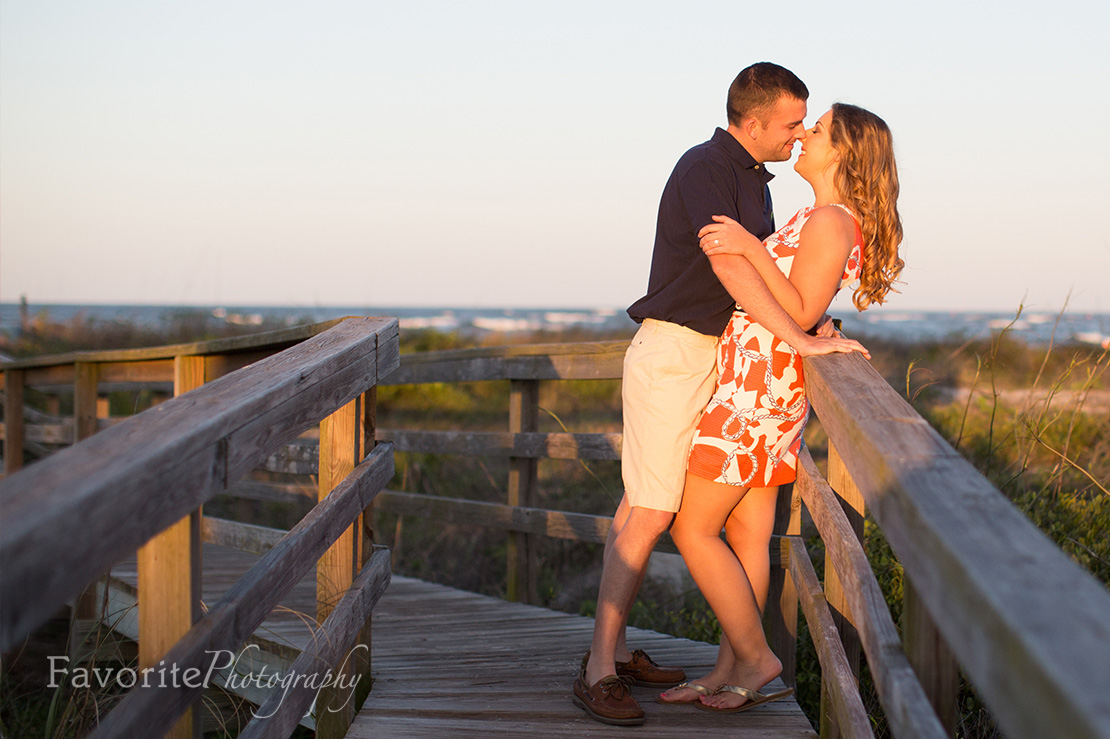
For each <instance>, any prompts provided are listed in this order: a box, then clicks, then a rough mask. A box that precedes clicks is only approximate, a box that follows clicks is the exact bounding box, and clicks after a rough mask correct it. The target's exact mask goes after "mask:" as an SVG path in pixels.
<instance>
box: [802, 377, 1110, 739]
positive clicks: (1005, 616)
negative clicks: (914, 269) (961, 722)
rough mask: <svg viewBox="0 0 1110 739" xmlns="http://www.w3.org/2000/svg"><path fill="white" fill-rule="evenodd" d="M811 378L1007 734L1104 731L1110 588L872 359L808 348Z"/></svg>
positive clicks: (854, 472) (940, 623) (1109, 676)
mask: <svg viewBox="0 0 1110 739" xmlns="http://www.w3.org/2000/svg"><path fill="white" fill-rule="evenodd" d="M806 385H807V388H808V389H809V395H810V400H811V402H812V403H813V406H814V408H815V409H816V410H817V412H818V415H819V416H820V417H821V424H822V426H823V427H824V428H825V429H826V431H828V434H829V437H830V438H831V439H833V440H834V441H835V442H836V443H837V444H838V446H839V449H840V453H841V455H842V456H843V457H844V462H845V466H846V467H847V468H848V471H849V473H850V474H851V476H852V478H853V479H854V480H855V481H856V483H857V484H858V485H859V487H860V490H861V491H862V493H863V496H864V498H865V499H866V501H867V506H868V509H869V510H870V511H871V514H872V516H873V517H874V518H875V520H876V521H877V522H878V524H879V525H880V527H881V528H882V530H883V534H884V535H885V537H886V539H887V541H888V542H889V543H890V546H891V548H892V549H893V550H894V552H895V554H896V555H897V557H898V559H899V561H900V562H901V563H902V565H903V566H904V567H905V570H906V572H907V574H908V576H909V577H910V578H912V580H913V582H914V586H915V587H916V588H917V591H918V594H919V595H920V596H921V600H922V602H923V603H925V606H926V608H927V609H928V611H929V614H930V616H931V617H932V618H933V620H934V622H935V623H936V624H937V627H938V629H939V630H940V632H941V634H942V635H943V636H944V639H945V641H946V642H947V643H948V645H949V646H950V647H951V649H952V651H953V652H954V653H955V654H956V656H957V658H958V659H959V661H960V664H961V665H962V666H963V668H964V670H965V671H966V673H967V675H968V676H969V678H970V679H971V681H972V682H973V683H974V685H975V687H976V689H977V691H978V692H979V694H980V695H981V696H982V697H983V699H984V700H985V701H986V703H987V705H988V706H989V707H990V709H991V712H992V714H993V715H994V716H995V717H996V718H997V719H998V721H999V724H1000V726H1001V728H1002V730H1003V731H1004V732H1005V733H1006V735H1007V736H1013V737H1044V736H1077V737H1079V736H1100V735H1102V734H1103V733H1104V732H1105V727H1106V726H1110V691H1107V690H1105V689H1103V688H1104V686H1106V685H1110V619H1107V618H1106V614H1107V613H1110V592H1108V591H1107V590H1106V589H1105V588H1104V587H1103V586H1102V585H1101V584H1100V583H1099V582H1097V581H1096V580H1095V579H1094V578H1093V577H1091V575H1090V574H1088V573H1087V572H1084V571H1083V570H1082V569H1081V568H1080V567H1079V566H1078V565H1077V564H1075V563H1074V562H1072V561H1071V560H1070V559H1069V558H1068V557H1067V555H1065V554H1064V553H1063V552H1062V551H1060V549H1059V548H1058V547H1056V546H1055V544H1053V543H1052V542H1051V541H1050V540H1049V539H1048V538H1047V537H1046V536H1045V535H1044V534H1043V533H1042V532H1040V531H1039V530H1038V529H1037V528H1036V527H1035V526H1034V525H1033V524H1032V523H1030V522H1029V520H1028V519H1026V518H1025V517H1024V516H1023V515H1022V514H1021V513H1020V512H1019V511H1018V510H1017V509H1016V508H1015V507H1014V506H1013V505H1012V504H1011V503H1010V502H1009V501H1008V500H1006V499H1005V498H1004V497H1003V496H1002V494H1001V493H999V492H998V490H996V489H995V488H994V487H993V486H992V485H991V484H990V483H989V482H988V481H987V480H986V479H984V478H983V476H982V475H980V474H979V473H978V472H977V471H976V470H975V469H974V467H973V466H972V465H971V464H970V463H969V462H967V461H966V460H965V459H963V457H961V456H960V455H959V453H957V452H956V451H955V450H954V449H952V447H951V446H949V445H948V444H947V442H945V441H944V440H943V439H942V438H941V437H940V435H939V434H938V433H937V432H936V431H934V430H933V429H932V428H931V427H929V425H928V423H927V422H925V420H924V419H922V418H921V417H920V416H918V415H917V413H916V412H914V410H913V409H912V408H911V407H910V406H909V404H908V403H906V401H905V400H903V399H902V398H901V397H899V396H898V394H897V393H896V392H895V391H894V389H893V388H891V387H890V385H888V384H887V383H886V382H885V381H884V380H883V379H882V378H881V377H879V375H878V374H877V373H876V372H875V371H874V370H873V369H872V368H871V367H870V365H868V364H867V362H866V360H864V359H863V358H862V357H861V356H858V355H854V356H847V355H845V356H841V357H815V358H807V360H806ZM1016 553H1020V556H1016ZM1030 583H1035V586H1032V587H1031V586H1030Z"/></svg>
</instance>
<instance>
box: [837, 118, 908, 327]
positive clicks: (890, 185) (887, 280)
mask: <svg viewBox="0 0 1110 739" xmlns="http://www.w3.org/2000/svg"><path fill="white" fill-rule="evenodd" d="M830 138H831V142H832V145H833V147H835V148H836V150H837V151H838V152H839V153H840V163H839V166H838V167H837V170H836V174H835V176H834V184H835V185H836V189H837V191H838V193H839V194H840V196H841V197H842V198H843V199H844V204H845V205H847V206H848V207H850V208H851V209H852V210H853V211H855V213H856V215H857V216H859V219H860V230H861V231H862V232H863V269H862V271H861V274H860V284H859V287H858V288H857V289H856V293H855V295H853V296H852V302H853V303H855V305H856V308H857V309H859V310H864V309H866V308H867V306H869V305H871V304H877V305H881V304H882V303H883V301H884V300H886V295H887V293H888V292H890V291H891V290H893V289H894V288H893V283H894V281H895V279H896V278H897V277H898V275H899V273H900V272H901V271H902V267H903V266H904V262H903V261H902V260H901V258H899V256H898V245H899V244H901V243H902V217H901V216H900V215H898V168H897V166H896V165H895V164H894V140H893V137H892V136H891V135H890V128H889V127H888V126H887V125H886V122H885V121H884V120H883V119H882V118H880V117H879V116H877V115H875V114H874V113H872V112H870V111H868V110H864V109H863V108H860V107H858V106H855V105H847V104H845V103H833V106H832V126H831V127H830ZM895 292H897V291H895Z"/></svg>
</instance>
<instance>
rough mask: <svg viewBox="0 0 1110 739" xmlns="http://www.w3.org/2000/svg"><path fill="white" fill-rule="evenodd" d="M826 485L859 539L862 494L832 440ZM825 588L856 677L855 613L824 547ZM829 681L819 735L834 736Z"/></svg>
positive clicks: (832, 738)
mask: <svg viewBox="0 0 1110 739" xmlns="http://www.w3.org/2000/svg"><path fill="white" fill-rule="evenodd" d="M828 485H829V487H830V488H831V489H832V491H833V492H834V494H835V496H836V499H837V500H838V501H839V503H840V507H841V508H842V509H843V510H844V515H845V516H847V519H848V523H849V525H850V526H851V527H852V533H853V534H855V537H856V540H857V541H859V542H862V541H863V521H864V518H865V516H866V508H865V505H864V502H863V496H862V495H860V492H859V488H857V487H856V485H855V483H854V482H853V481H852V477H851V475H849V474H848V471H847V470H846V469H845V468H844V461H843V460H842V459H841V458H840V454H839V453H837V447H836V444H835V443H834V442H833V441H832V440H830V441H829V458H828ZM824 590H825V600H826V601H827V602H828V604H829V609H830V610H831V612H832V617H833V623H834V624H836V630H837V631H838V632H839V633H840V643H841V645H843V648H844V655H845V657H846V658H847V660H848V665H849V667H850V668H851V670H852V674H853V675H855V676H856V677H859V668H860V640H859V631H858V628H857V626H856V616H855V614H854V613H853V612H852V609H851V607H850V606H849V603H848V598H847V596H846V595H845V593H844V585H843V584H842V583H841V581H840V576H839V575H838V574H837V571H836V567H834V566H833V563H832V558H831V556H830V554H829V550H828V549H827V548H826V549H825V582H824ZM832 685H833V684H832V683H831V682H829V681H827V680H825V681H822V683H821V723H820V727H819V730H820V732H821V737H822V739H837V738H838V737H839V736H840V735H841V732H840V728H839V725H838V723H837V720H838V719H837V716H836V714H835V713H833V712H832V710H831V709H832V707H833V706H834V705H835V701H834V700H833V699H832V698H833V696H829V695H827V691H829V690H830V689H831V688H832Z"/></svg>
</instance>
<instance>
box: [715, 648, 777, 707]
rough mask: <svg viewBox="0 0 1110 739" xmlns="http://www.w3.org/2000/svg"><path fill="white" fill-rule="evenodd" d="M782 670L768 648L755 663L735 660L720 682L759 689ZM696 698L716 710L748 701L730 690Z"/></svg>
mask: <svg viewBox="0 0 1110 739" xmlns="http://www.w3.org/2000/svg"><path fill="white" fill-rule="evenodd" d="M781 672H782V662H780V661H779V658H778V657H776V656H775V655H774V653H773V652H771V651H770V650H768V651H767V652H766V653H765V654H764V655H763V657H762V658H761V659H760V660H759V661H758V662H756V663H755V664H747V663H742V662H739V661H738V662H737V663H736V665H735V666H734V667H733V669H732V672H731V673H730V674H729V675H728V676H727V677H726V679H724V680H722V681H721V683H722V684H725V685H739V686H740V687H742V688H747V689H748V690H755V691H759V690H762V689H763V686H764V685H766V684H767V683H769V682H771V681H772V680H774V679H775V678H776V677H778V676H779V674H780V673H781ZM698 700H700V701H701V703H702V704H703V705H706V706H709V707H710V708H714V709H717V710H724V709H730V708H739V707H740V706H742V705H743V704H745V703H747V702H748V699H747V698H745V697H743V696H741V695H737V694H736V693H731V692H727V691H724V692H721V693H714V694H713V695H709V696H701V697H700V698H699V699H698Z"/></svg>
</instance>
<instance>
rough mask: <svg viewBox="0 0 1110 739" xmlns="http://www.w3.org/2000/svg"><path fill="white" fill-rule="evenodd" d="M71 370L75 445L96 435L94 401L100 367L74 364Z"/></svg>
mask: <svg viewBox="0 0 1110 739" xmlns="http://www.w3.org/2000/svg"><path fill="white" fill-rule="evenodd" d="M73 370H74V380H73V433H74V438H73V443H74V444H76V443H78V442H80V441H81V440H82V439H87V438H89V437H90V436H92V435H93V434H95V433H96V400H97V385H98V384H99V382H100V367H99V366H97V365H96V364H94V363H93V362H76V363H74V365H73Z"/></svg>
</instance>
